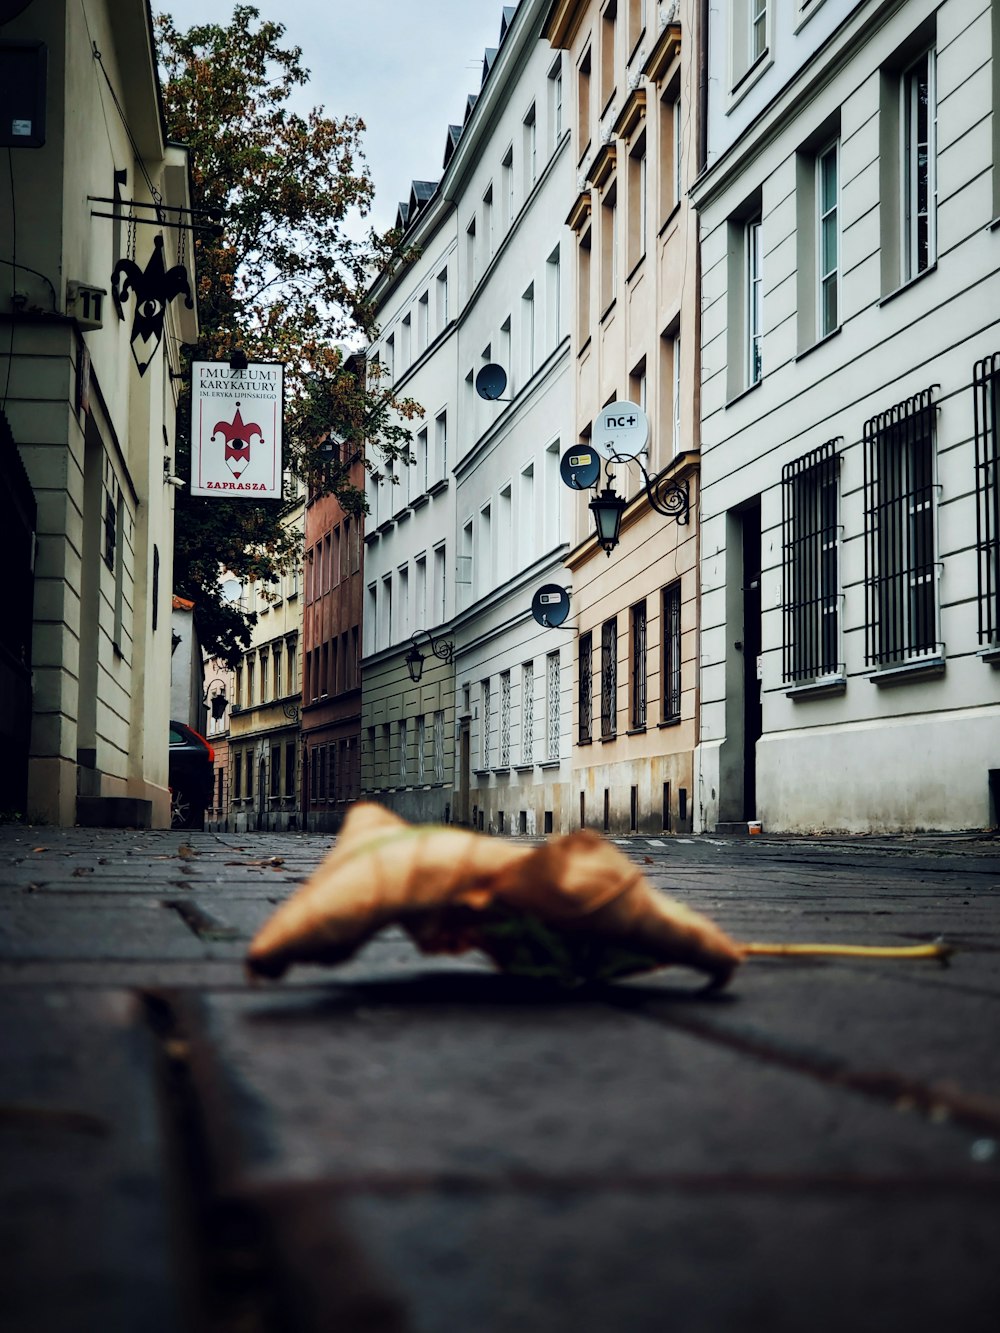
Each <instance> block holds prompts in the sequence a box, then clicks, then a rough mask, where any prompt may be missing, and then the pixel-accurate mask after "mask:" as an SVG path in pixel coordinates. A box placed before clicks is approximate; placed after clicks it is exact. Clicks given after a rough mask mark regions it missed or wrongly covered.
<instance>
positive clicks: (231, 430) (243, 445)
mask: <svg viewBox="0 0 1000 1333" xmlns="http://www.w3.org/2000/svg"><path fill="white" fill-rule="evenodd" d="M216 435H222V436H223V437H224V438H225V441H226V464H227V466H228V468H229V471H230V472H231V473H232V474H233V476H234V477H236V478H239V477H240V476H241V475H242V473H243V470H244V469H245V468H246V465H247V464H248V463H249V462H250V443H251V441H252V439H253V437H254V436H255V435H256V436H258V437H259V438H260V440H261V441H262V442H263V439H264V432H263V431H262V430H261V428H260V427H259V426H258V425H257V423H256V422H255V421H251V422H250V423H249V424H248V423H246V422H244V420H243V417H242V416H241V414H240V405H239V403H237V404H236V415H235V416H234V417H233V419H232V421H218V422H216V424H215V426H214V427H213V428H212V438H213V439H214V438H215V436H216Z"/></svg>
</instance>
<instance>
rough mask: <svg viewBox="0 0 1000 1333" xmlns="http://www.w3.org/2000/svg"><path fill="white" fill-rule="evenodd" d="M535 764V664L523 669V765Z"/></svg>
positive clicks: (532, 663)
mask: <svg viewBox="0 0 1000 1333" xmlns="http://www.w3.org/2000/svg"><path fill="white" fill-rule="evenodd" d="M534 762H535V664H534V662H525V663H524V665H523V666H522V667H521V763H522V764H533V763H534Z"/></svg>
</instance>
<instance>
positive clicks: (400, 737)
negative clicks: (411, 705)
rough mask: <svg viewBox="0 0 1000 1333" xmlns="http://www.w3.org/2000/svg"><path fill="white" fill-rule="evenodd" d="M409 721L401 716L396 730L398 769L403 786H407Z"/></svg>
mask: <svg viewBox="0 0 1000 1333" xmlns="http://www.w3.org/2000/svg"><path fill="white" fill-rule="evenodd" d="M406 732H407V723H406V718H405V717H404V718H400V721H399V725H398V728H397V731H396V746H397V750H396V771H397V777H398V780H399V785H400V786H401V787H405V786H406V740H407V736H406Z"/></svg>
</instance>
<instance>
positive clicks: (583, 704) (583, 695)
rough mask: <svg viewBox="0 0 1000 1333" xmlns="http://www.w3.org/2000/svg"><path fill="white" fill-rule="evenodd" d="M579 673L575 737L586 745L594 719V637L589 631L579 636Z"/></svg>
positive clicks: (589, 738) (590, 736) (591, 737)
mask: <svg viewBox="0 0 1000 1333" xmlns="http://www.w3.org/2000/svg"><path fill="white" fill-rule="evenodd" d="M579 673H580V676H579V701H578V714H577V736H578V739H579V742H580V744H581V745H586V744H587V743H588V742H589V741H591V740H592V739H593V734H592V728H593V717H594V636H593V634H591V633H590V631H589V630H588V631H587V633H586V634H581V635H580V662H579Z"/></svg>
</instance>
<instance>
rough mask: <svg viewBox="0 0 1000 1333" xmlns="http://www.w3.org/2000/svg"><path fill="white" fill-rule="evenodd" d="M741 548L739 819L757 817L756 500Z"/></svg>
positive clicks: (745, 516) (743, 522)
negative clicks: (741, 679)
mask: <svg viewBox="0 0 1000 1333" xmlns="http://www.w3.org/2000/svg"><path fill="white" fill-rule="evenodd" d="M740 526H741V541H742V548H743V818H744V819H748V820H749V819H755V818H756V815H757V742H758V741H759V740H760V738H761V734H762V732H763V730H764V712H763V706H762V699H761V677H762V674H763V673H762V670H761V646H762V634H761V598H760V564H761V559H760V547H761V543H760V499H759V498H758V499H757V500H756V501H754V502H753V504H751V505H749V506H748V507H747V508H746V509H744V510H742V511H741V512H740Z"/></svg>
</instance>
